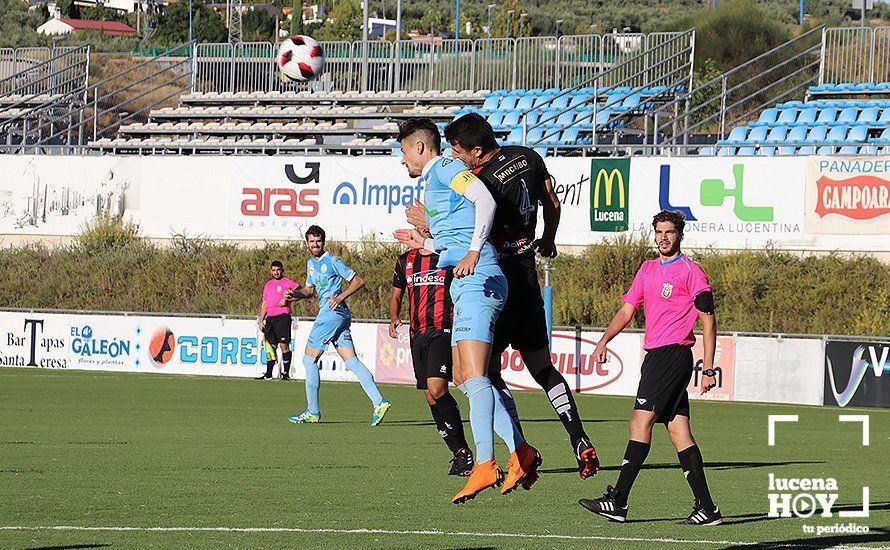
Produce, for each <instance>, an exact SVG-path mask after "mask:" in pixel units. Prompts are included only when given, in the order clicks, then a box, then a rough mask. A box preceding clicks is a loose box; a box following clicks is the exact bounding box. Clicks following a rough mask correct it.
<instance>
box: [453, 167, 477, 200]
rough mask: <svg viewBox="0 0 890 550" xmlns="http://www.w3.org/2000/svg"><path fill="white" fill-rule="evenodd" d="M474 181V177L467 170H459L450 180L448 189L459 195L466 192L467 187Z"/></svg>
mask: <svg viewBox="0 0 890 550" xmlns="http://www.w3.org/2000/svg"><path fill="white" fill-rule="evenodd" d="M474 181H476V175H475V174H473V173H472V172H470V171H469V170H461V171H460V172H458V173H457V174H455V176H454V177H453V178H451V184H450V186H449V187H451V188H452V189H454V190H455V191H456V192H458V193H460V194H461V195H463V194H464V192H466V190H467V187H469V186H470V184H471V183H473V182H474Z"/></svg>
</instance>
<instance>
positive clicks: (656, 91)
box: [641, 86, 701, 154]
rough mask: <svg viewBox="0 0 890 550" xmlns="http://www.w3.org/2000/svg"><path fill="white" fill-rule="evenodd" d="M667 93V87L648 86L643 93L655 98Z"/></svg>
mask: <svg viewBox="0 0 890 550" xmlns="http://www.w3.org/2000/svg"><path fill="white" fill-rule="evenodd" d="M665 92H667V86H648V87H646V88H643V90H642V92H641V93H642V94H643V95H646V96H653V95H661V94H663V93H665ZM699 151H701V149H699ZM699 154H700V153H699Z"/></svg>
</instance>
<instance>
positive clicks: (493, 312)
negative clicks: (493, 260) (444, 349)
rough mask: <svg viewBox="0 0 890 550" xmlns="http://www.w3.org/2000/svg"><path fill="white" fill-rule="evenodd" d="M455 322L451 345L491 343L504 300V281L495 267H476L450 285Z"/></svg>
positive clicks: (505, 288)
mask: <svg viewBox="0 0 890 550" xmlns="http://www.w3.org/2000/svg"><path fill="white" fill-rule="evenodd" d="M451 300H452V301H453V302H454V322H453V328H452V330H451V345H452V346H455V345H457V342H459V341H460V340H476V341H479V342H485V343H486V344H490V343H491V342H492V340H493V339H494V324H495V322H496V321H497V320H498V315H500V313H501V310H503V309H504V303H505V302H506V301H507V279H506V277H504V273H503V272H502V271H501V268H500V267H498V266H497V265H486V266H482V267H476V270H475V273H473V274H472V275H470V276H469V277H464V278H462V279H457V278H455V279H454V281H452V283H451Z"/></svg>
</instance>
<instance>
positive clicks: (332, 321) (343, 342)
mask: <svg viewBox="0 0 890 550" xmlns="http://www.w3.org/2000/svg"><path fill="white" fill-rule="evenodd" d="M351 324H352V314H350V313H349V310H345V311H343V310H341V309H338V310H336V311H331V310H330V309H327V308H325V309H322V310H321V311H319V312H318V316H317V317H316V318H315V323H313V325H312V331H311V332H310V333H309V340H308V341H307V342H306V344H307V345H308V346H309V347H311V348H315V349H319V350H324V349H327V347H328V344H334V345H335V346H337V347H340V346H343V347H346V348H354V347H355V345H354V344H353V343H352V333H350V332H349V326H350V325H351Z"/></svg>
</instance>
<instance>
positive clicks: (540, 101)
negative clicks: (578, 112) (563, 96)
mask: <svg viewBox="0 0 890 550" xmlns="http://www.w3.org/2000/svg"><path fill="white" fill-rule="evenodd" d="M551 101H553V96H552V95H550V94H541V95H539V96H538V97H537V98H536V99H535V102H534V104H533V105H532V109H537V108H538V107H545V106H548V105H549V103H550V102H551Z"/></svg>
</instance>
